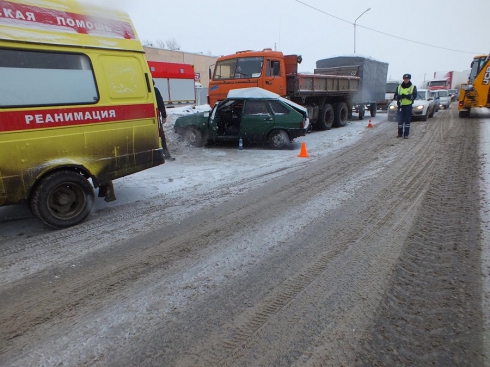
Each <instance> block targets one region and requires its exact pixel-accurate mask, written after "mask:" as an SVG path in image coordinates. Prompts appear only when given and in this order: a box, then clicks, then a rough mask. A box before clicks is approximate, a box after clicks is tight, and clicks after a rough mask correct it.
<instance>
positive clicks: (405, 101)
mask: <svg viewBox="0 0 490 367" xmlns="http://www.w3.org/2000/svg"><path fill="white" fill-rule="evenodd" d="M413 89H414V85H413V84H412V85H411V86H410V87H408V88H402V86H401V84H400V85H399V86H398V100H399V101H400V104H401V105H402V106H408V105H410V104H412V98H403V96H406V95H408V94H412V93H413Z"/></svg>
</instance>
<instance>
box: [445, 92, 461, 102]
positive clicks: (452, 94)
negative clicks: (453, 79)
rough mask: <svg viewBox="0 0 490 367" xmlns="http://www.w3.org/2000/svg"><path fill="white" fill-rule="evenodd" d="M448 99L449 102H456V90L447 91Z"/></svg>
mask: <svg viewBox="0 0 490 367" xmlns="http://www.w3.org/2000/svg"><path fill="white" fill-rule="evenodd" d="M447 92H448V94H449V97H451V102H454V101H457V100H458V97H459V96H458V90H457V89H448V90H447Z"/></svg>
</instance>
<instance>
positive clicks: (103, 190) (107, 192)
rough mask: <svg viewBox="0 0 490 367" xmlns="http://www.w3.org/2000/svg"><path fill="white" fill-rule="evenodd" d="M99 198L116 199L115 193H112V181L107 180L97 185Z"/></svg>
mask: <svg viewBox="0 0 490 367" xmlns="http://www.w3.org/2000/svg"><path fill="white" fill-rule="evenodd" d="M97 196H98V197H99V198H104V201H106V202H110V201H114V200H116V194H115V193H114V185H113V184H112V181H108V182H107V183H106V184H105V185H101V186H100V187H99V194H98V195H97Z"/></svg>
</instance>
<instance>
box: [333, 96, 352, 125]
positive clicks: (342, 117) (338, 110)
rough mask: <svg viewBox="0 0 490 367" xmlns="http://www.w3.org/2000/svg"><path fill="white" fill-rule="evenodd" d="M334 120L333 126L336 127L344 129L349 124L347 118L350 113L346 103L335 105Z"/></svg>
mask: <svg viewBox="0 0 490 367" xmlns="http://www.w3.org/2000/svg"><path fill="white" fill-rule="evenodd" d="M333 110H334V119H333V125H334V126H335V127H342V126H345V125H346V124H347V117H348V116H349V111H348V110H347V104H346V103H345V102H339V103H335V104H334V105H333Z"/></svg>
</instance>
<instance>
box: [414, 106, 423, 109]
mask: <svg viewBox="0 0 490 367" xmlns="http://www.w3.org/2000/svg"><path fill="white" fill-rule="evenodd" d="M415 109H416V110H423V109H424V106H417V107H415Z"/></svg>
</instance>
